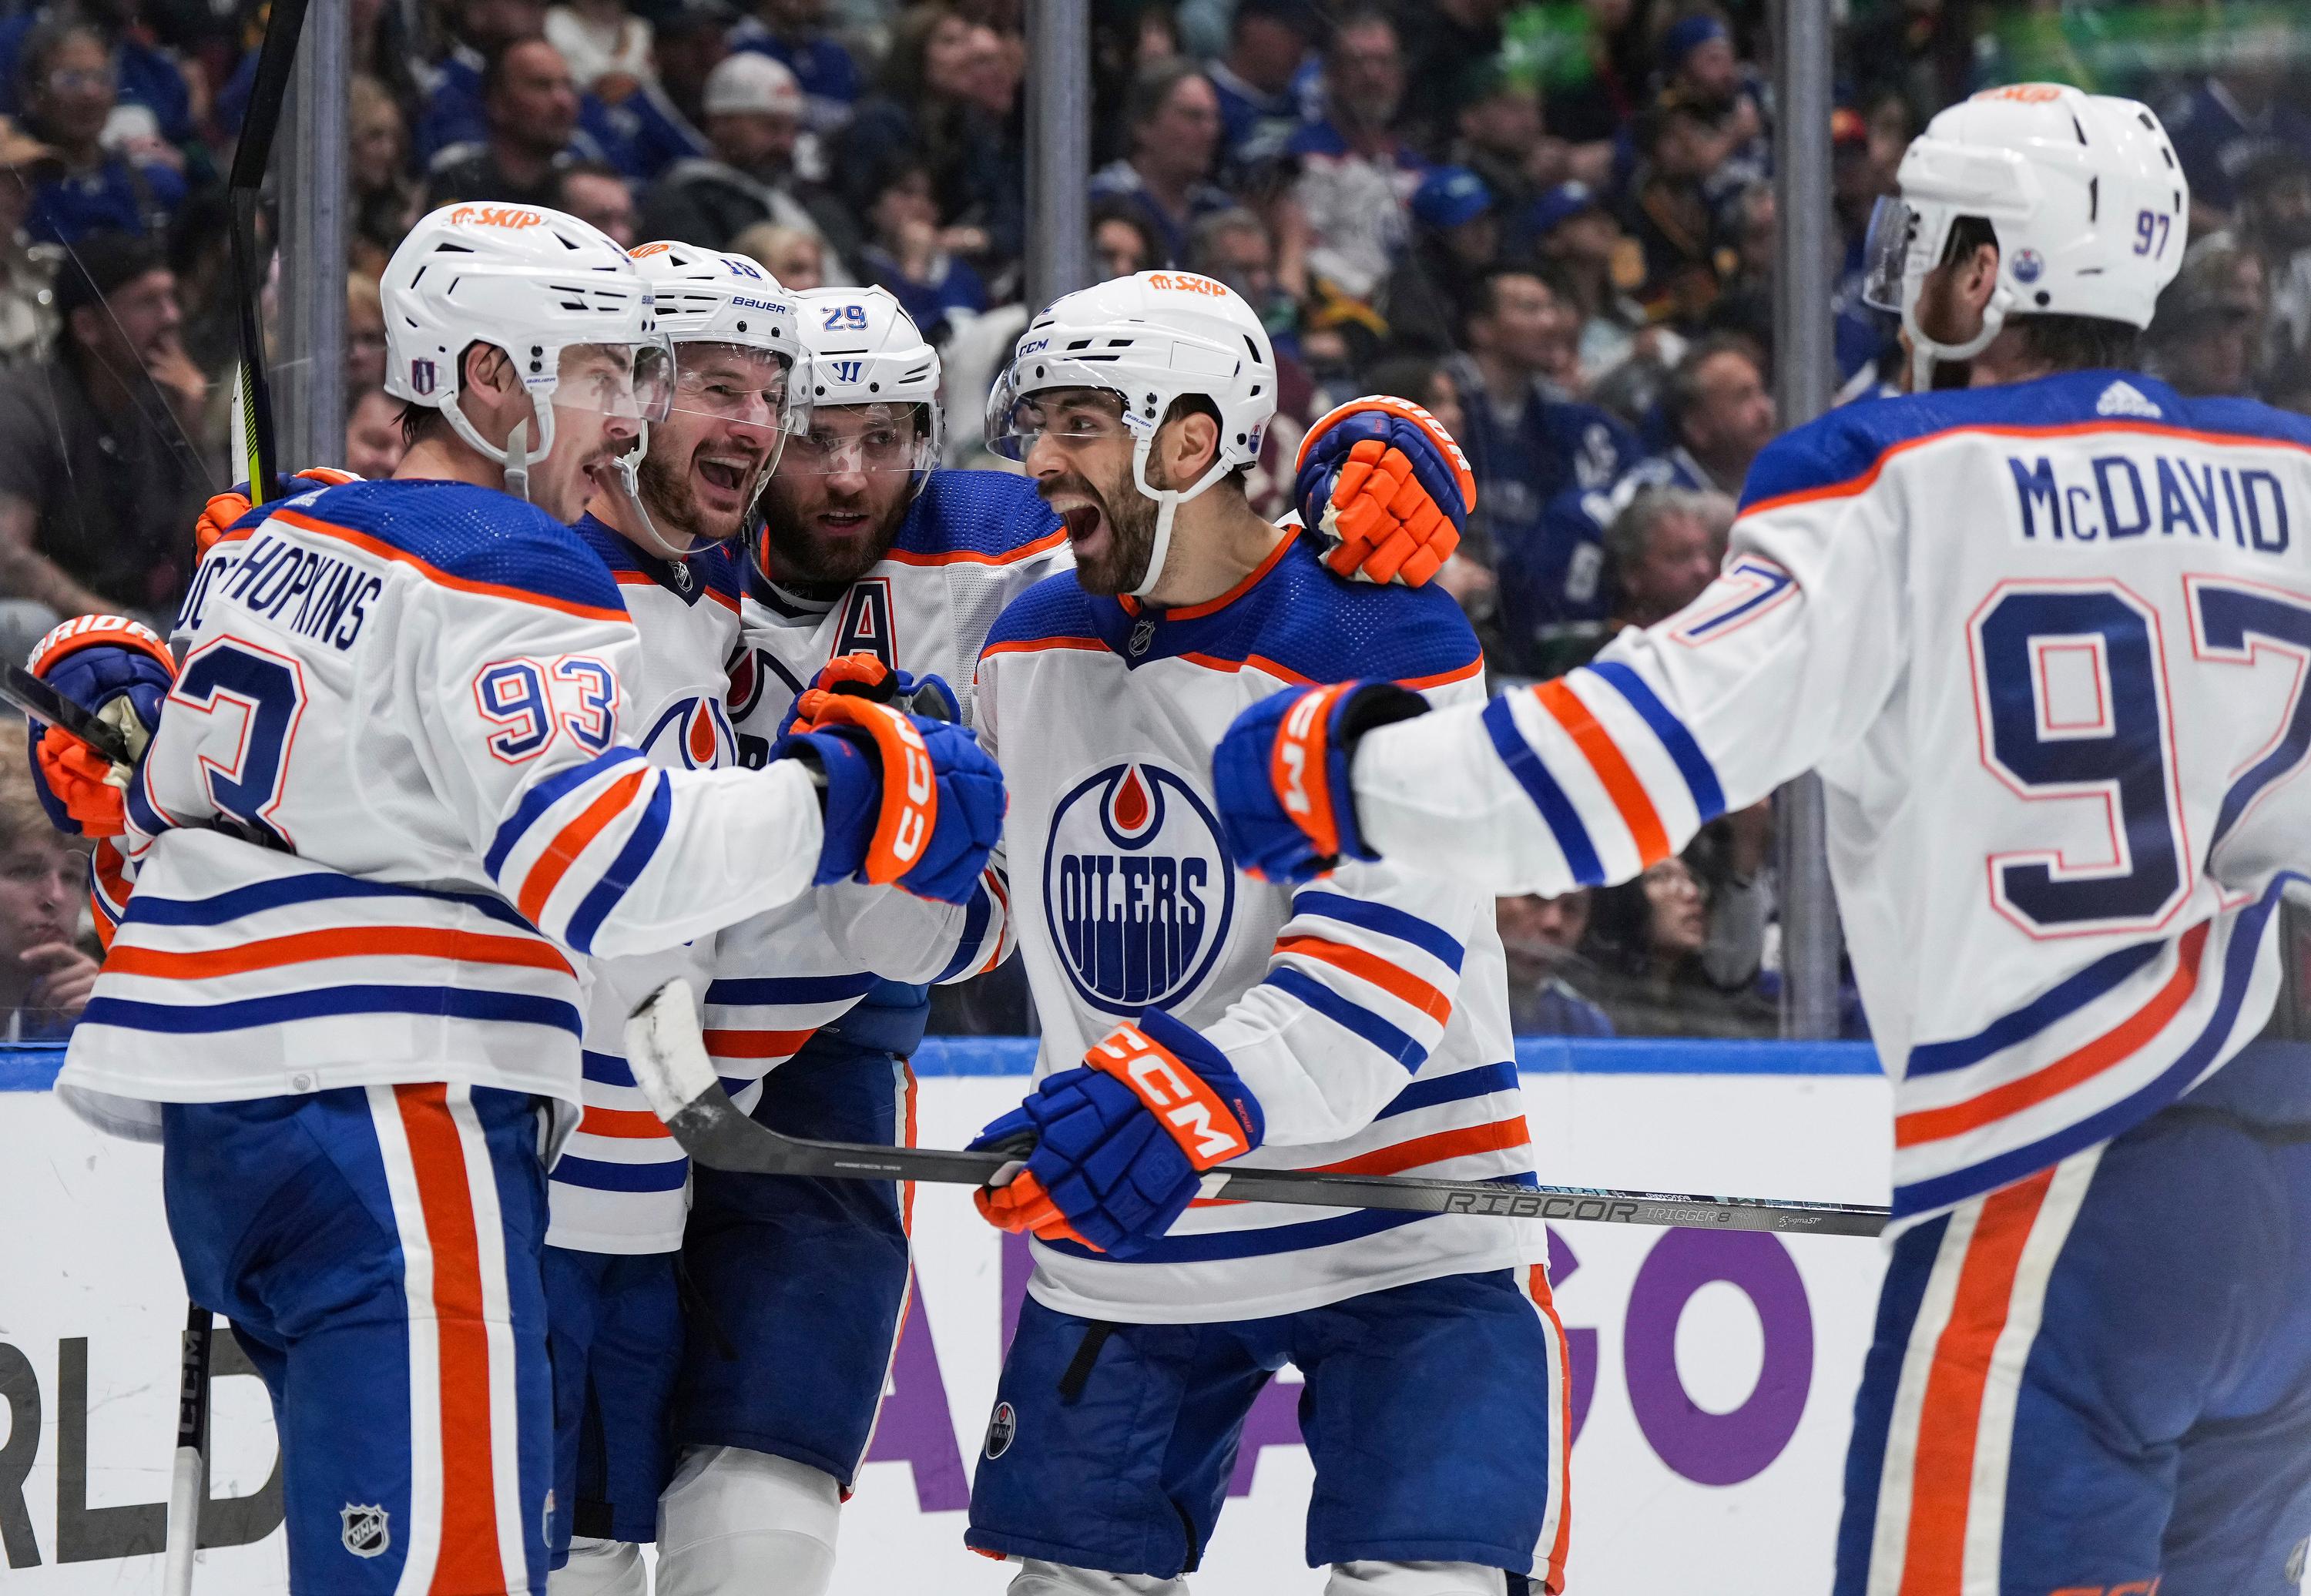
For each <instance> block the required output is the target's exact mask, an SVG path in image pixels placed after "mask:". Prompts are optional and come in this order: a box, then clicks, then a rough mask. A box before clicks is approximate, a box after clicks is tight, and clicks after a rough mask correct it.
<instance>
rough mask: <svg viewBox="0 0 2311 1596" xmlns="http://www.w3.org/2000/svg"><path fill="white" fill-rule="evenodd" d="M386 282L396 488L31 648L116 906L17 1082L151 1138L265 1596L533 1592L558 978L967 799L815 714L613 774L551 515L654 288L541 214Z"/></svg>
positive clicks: (660, 382)
mask: <svg viewBox="0 0 2311 1596" xmlns="http://www.w3.org/2000/svg"><path fill="white" fill-rule="evenodd" d="M383 294H384V301H385V308H386V316H387V324H388V360H389V362H390V364H389V372H388V390H389V391H391V392H392V393H394V394H395V395H396V396H397V397H400V398H401V399H403V400H404V401H405V402H406V404H407V405H408V406H410V411H409V423H408V424H409V428H410V431H411V432H412V438H413V441H412V447H411V449H410V450H409V453H408V456H407V458H406V460H405V461H404V463H403V465H402V467H401V468H400V470H399V472H398V473H397V476H396V478H395V480H392V481H389V482H346V483H341V484H321V485H316V486H313V487H311V488H310V490H308V491H305V492H302V493H298V494H297V495H296V496H294V497H292V498H289V499H285V500H283V501H277V502H275V503H270V504H267V505H266V506H265V507H264V508H263V509H262V510H257V511H255V512H252V513H251V514H250V515H249V516H248V517H247V518H244V519H243V520H242V522H241V523H240V524H239V525H238V526H236V527H235V528H232V529H231V532H230V533H229V534H227V535H226V536H223V537H222V538H221V539H220V540H219V541H218V542H217V543H216V544H215V545H214V546H213V547H212V548H211V549H210V551H209V552H208V554H206V556H205V558H204V560H203V562H202V563H201V566H200V569H199V571H198V572H197V574H196V580H195V586H194V589H193V591H192V594H191V596H190V597H188V599H187V604H186V607H185V610H184V613H183V614H182V615H180V616H179V624H178V627H177V636H178V639H179V642H180V644H181V645H182V647H183V648H184V650H185V653H184V658H183V661H182V664H181V666H179V667H178V668H176V669H175V670H174V671H173V673H172V672H171V671H170V668H169V656H168V653H167V650H161V649H159V648H158V647H157V645H155V644H153V643H151V642H149V641H147V640H146V639H144V638H138V637H136V636H135V635H134V634H133V633H126V634H121V635H119V636H117V637H114V638H112V639H111V640H109V641H106V639H105V632H106V629H105V628H102V627H96V626H87V627H78V628H76V629H74V628H68V629H64V634H63V635H60V636H58V637H57V638H56V639H54V640H52V641H51V643H50V645H49V646H47V647H45V648H44V649H43V650H42V651H41V653H40V656H39V668H40V669H41V670H42V671H43V672H44V673H45V674H47V675H48V678H49V680H50V681H51V682H52V683H53V684H54V685H57V687H58V688H59V689H60V690H62V691H65V692H66V693H70V694H72V695H74V697H75V698H76V699H77V700H79V701H80V702H82V703H83V707H85V708H88V709H90V710H92V711H98V712H100V713H103V714H104V715H106V716H107V717H108V718H112V719H115V720H116V722H117V723H120V724H122V726H123V729H124V730H127V731H129V732H131V733H132V734H134V736H135V737H141V736H143V735H144V734H146V733H148V732H149V734H150V741H149V743H148V744H147V745H146V746H145V747H144V752H143V754H142V757H141V758H140V759H139V760H138V761H137V763H136V764H135V767H134V768H133V769H130V770H126V771H120V772H111V774H113V776H114V777H115V778H116V779H118V780H119V781H123V782H124V783H125V795H124V798H125V802H124V813H123V814H122V815H121V816H120V818H119V824H120V825H121V826H122V827H123V828H124V829H123V830H122V831H121V833H120V842H121V853H122V856H123V858H124V860H125V874H124V875H123V876H122V878H121V880H120V882H119V883H118V885H120V886H121V887H122V888H127V887H128V886H129V885H130V881H129V876H133V891H127V892H126V894H125V895H126V904H125V913H124V915H123V918H122V920H121V922H120V924H119V926H118V929H117V931H116V933H115V935H114V937H113V939H112V945H111V950H110V953H109V956H108V958H107V960H106V964H105V967H104V969H103V972H102V973H101V974H100V976H99V978H98V981H97V986H96V991H95V995H94V997H93V998H92V1000H91V1001H90V1003H89V1006H88V1009H87V1011H86V1015H85V1016H84V1018H83V1022H82V1024H81V1025H80V1027H79V1028H78V1030H77V1031H76V1032H75V1033H74V1037H73V1041H72V1045H71V1051H70V1052H69V1054H68V1056H67V1060H66V1063H65V1069H64V1072H63V1075H62V1077H60V1079H59V1081H58V1086H57V1089H58V1092H59V1094H60V1095H62V1096H63V1097H64V1099H65V1101H66V1102H67V1103H70V1104H71V1105H72V1106H74V1108H75V1109H76V1110H77V1111H79V1112H83V1114H85V1115H87V1116H89V1117H90V1118H92V1119H93V1120H95V1121H97V1122H99V1123H100V1124H102V1125H104V1126H105V1127H107V1128H108V1129H115V1130H118V1131H121V1132H124V1133H126V1134H131V1135H140V1136H143V1137H146V1138H157V1139H159V1140H160V1141H161V1143H162V1145H163V1147H164V1150H165V1163H164V1166H163V1172H164V1179H163V1186H164V1195H165V1199H166V1202H167V1205H168V1210H169V1221H170V1231H171V1234H173V1236H174V1238H175V1241H176V1244H177V1248H178V1252H179V1259H180V1261H181V1262H182V1264H183V1268H184V1273H185V1278H186V1281H187V1286H188V1287H189V1289H190V1291H191V1293H192V1295H193V1296H194V1298H195V1300H196V1301H197V1302H199V1303H201V1304H204V1305H205V1306H208V1307H210V1308H212V1309H214V1310H215V1311H217V1312H218V1313H222V1315H223V1316H225V1317H226V1318H227V1319H229V1320H230V1321H231V1324H232V1328H233V1332H234V1334H235V1335H236V1337H237V1338H238V1339H239V1340H240V1343H241V1344H242V1346H243V1347H245V1348H246V1349H247V1351H248V1353H249V1356H250V1358H251V1360H252V1361H253V1362H254V1363H255V1364H256V1365H257V1369H258V1371H259V1373H260V1374H262V1375H263V1376H264V1377H265V1380H266V1385H267V1387H268V1389H269V1391H271V1394H272V1397H273V1401H274V1412H275V1422H276V1425H277V1427H278V1429H279V1431H280V1435H281V1444H282V1451H283V1457H284V1458H285V1459H286V1466H285V1468H284V1471H283V1473H284V1478H285V1480H286V1482H287V1484H286V1499H285V1512H286V1515H287V1523H288V1556H289V1568H290V1586H291V1589H292V1591H294V1592H300V1593H301V1596H302V1593H304V1592H356V1593H359V1592H375V1593H376V1596H385V1593H387V1592H396V1591H406V1590H440V1591H458V1592H536V1591H538V1590H540V1589H542V1588H544V1586H545V1581H546V1561H547V1545H548V1542H549V1540H550V1539H553V1538H554V1520H555V1518H556V1511H555V1509H556V1504H557V1496H556V1493H555V1491H554V1485H553V1472H554V1459H553V1436H554V1425H553V1417H554V1415H553V1398H552V1388H551V1375H550V1371H549V1359H548V1353H547V1342H546V1306H545V1284H544V1279H543V1271H542V1267H541V1260H542V1255H543V1252H544V1251H545V1232H546V1225H547V1205H546V1194H545V1170H546V1166H547V1164H548V1163H549V1162H550V1160H551V1158H552V1156H553V1155H554V1151H555V1149H556V1148H558V1147H559V1146H560V1144H561V1142H562V1139H563V1138H564V1137H565V1136H566V1135H567V1134H568V1132H569V1130H570V1129H571V1125H572V1123H573V1122H574V1121H575V1120H576V1118H577V1112H578V1108H579V1105H580V1030H581V1001H582V982H581V980H580V969H581V967H582V961H583V960H584V959H587V958H610V959H615V958H620V957H624V956H629V955H643V954H648V953H650V952H652V951H654V950H660V949H667V948H672V947H675V946H679V945H680V944H681V943H683V942H684V941H685V940H687V939H690V938H696V937H700V936H702V935H707V934H709V933H711V932H712V931H713V930H714V929H716V928H717V927H718V926H720V925H724V924H727V923H729V922H730V921H733V920H738V919H741V918H743V917H745V916H746V915H749V914H753V913H756V912H759V911H762V910H763V909H764V908H766V907H768V906H770V905H772V904H774V903H780V902H782V901H785V900H787V899H789V898H792V897H794V896H796V895H798V894H802V893H805V892H807V890H809V888H810V885H811V884H812V883H813V882H814V881H815V880H817V879H822V878H830V877H832V876H835V875H847V874H850V873H851V872H852V871H855V870H857V869H859V868H861V863H862V860H863V859H865V857H866V856H865V853H864V851H863V850H864V841H863V837H864V836H871V834H872V833H873V830H874V827H875V824H876V817H877V815H878V813H879V812H880V811H881V810H882V809H883V808H884V807H885V806H886V804H897V805H902V806H906V807H908V809H909V811H910V815H911V818H914V819H918V820H921V821H929V822H933V823H936V822H937V821H938V820H940V819H943V818H945V814H944V811H946V809H947V808H948V807H949V805H950V804H952V805H954V806H955V809H956V810H957V811H958V812H959V811H961V810H962V809H964V808H966V807H968V805H969V804H970V803H971V802H972V801H974V800H973V799H971V798H953V797H951V795H952V794H953V793H954V792H955V789H956V788H957V786H958V784H959V783H960V784H964V785H971V784H978V785H981V786H983V785H985V784H987V783H990V782H993V781H998V780H999V777H998V776H997V775H996V773H995V772H994V771H993V769H992V766H991V765H990V763H988V762H987V761H986V759H985V758H984V756H983V755H981V754H979V753H978V751H977V750H976V749H975V748H970V747H968V746H957V747H950V748H947V749H946V750H944V751H937V752H935V754H934V759H935V763H937V765H938V766H939V767H940V772H939V774H940V780H939V781H937V783H936V784H935V786H936V789H937V790H936V791H935V794H934V797H933V799H932V802H931V804H930V805H929V806H926V805H924V804H922V803H920V801H918V800H915V799H912V798H909V797H908V796H907V795H906V794H905V793H904V791H903V784H894V788H893V789H891V790H890V791H889V792H887V793H885V792H884V791H883V790H882V788H881V783H880V781H879V780H878V774H877V773H878V772H879V769H880V763H879V756H878V755H877V754H876V752H875V750H874V747H873V746H872V745H871V743H869V742H868V741H866V740H865V739H863V738H860V739H854V738H852V737H850V736H849V735H847V734H844V733H840V732H826V731H818V730H813V731H810V732H807V733H806V734H805V735H803V736H800V737H797V738H796V739H794V740H793V741H791V742H790V743H789V744H787V745H785V746H783V747H781V749H779V750H778V751H777V752H779V753H780V754H782V755H786V757H781V758H777V759H773V760H772V762H770V763H769V764H768V766H767V767H766V768H765V769H763V770H762V771H760V772H746V771H723V772H712V771H691V770H667V769H660V768H658V767H656V766H654V765H652V764H651V763H650V762H649V761H647V760H646V759H644V758H643V757H642V755H641V751H640V750H639V749H637V748H636V747H635V746H633V744H634V737H633V728H632V725H631V722H630V720H628V718H627V716H626V712H625V703H624V696H623V691H622V684H623V683H624V682H625V681H628V680H632V679H635V678H636V677H637V676H639V675H640V674H641V658H640V655H639V650H638V648H637V644H636V641H635V633H634V625H633V622H632V618H631V616H630V615H629V613H628V610H627V607H626V606H625V603H624V599H623V598H622V597H621V593H620V589H619V587H618V585H617V584H616V583H615V581H613V580H612V579H611V577H610V573H609V572H608V571H606V569H605V568H604V566H603V563H602V562H601V561H600V559H598V558H597V556H596V554H594V553H593V551H592V550H590V549H589V547H588V546H587V545H586V543H585V542H584V541H583V539H582V538H580V536H578V535H576V534H575V533H573V531H572V530H571V528H570V526H569V525H568V524H567V523H568V520H569V519H571V518H572V517H575V516H576V515H577V514H578V513H579V511H580V509H581V507H582V506H583V504H584V503H585V501H586V499H587V496H588V495H589V493H596V492H602V491H608V490H611V489H613V488H614V487H615V484H616V481H617V473H616V470H615V462H616V460H617V458H618V457H619V456H620V455H621V454H622V453H623V452H624V451H625V450H626V449H629V448H631V447H632V445H633V443H634V442H635V440H636V439H637V436H638V434H639V432H640V428H641V425H642V423H645V422H653V421H660V420H662V419H663V418H664V417H665V415H666V413H667V411H666V406H667V399H668V397H669V376H670V368H669V365H668V362H667V345H666V341H665V339H664V337H663V336H662V335H661V334H660V333H659V332H658V327H657V321H656V315H655V312H654V310H653V306H652V301H651V294H650V285H649V284H648V283H645V282H644V281H642V280H641V278H640V277H638V276H637V275H636V274H635V271H634V268H633V266H632V262H631V261H630V260H629V258H628V257H627V256H626V254H625V252H624V250H623V249H619V248H618V247H617V246H616V245H615V244H614V243H612V242H611V241H610V240H608V239H607V238H606V237H604V236H603V235H602V234H600V233H599V232H597V231H595V230H594V229H593V228H590V227H589V226H587V225H586V224H585V223H583V222H579V221H577V220H576V219H575V218H572V217H570V216H565V215H562V214H559V213H557V212H552V211H545V210H529V209H521V208H510V207H499V206H454V207H448V208H445V209H444V210H441V211H439V212H436V213H434V214H432V216H429V217H427V218H426V219H425V220H423V222H420V223H419V224H418V226H417V227H416V228H415V229H414V230H413V231H412V232H411V233H410V235H409V237H408V238H407V240H405V241H404V243H403V244H402V246H401V248H400V249H398V250H397V251H396V253H395V256H394V258H393V260H392V262H391V263H390V264H389V265H388V268H387V271H386V274H385V278H384V283H383ZM525 500H526V501H527V502H524V501H525ZM116 630H117V629H116ZM92 640H96V641H92ZM108 648H109V649H112V650H115V651H116V657H115V658H111V659H109V660H106V659H100V658H96V657H97V656H98V655H99V654H100V650H105V649H108ZM154 688H160V689H161V690H164V691H165V693H166V698H165V700H164V701H162V702H160V704H159V706H158V707H157V708H156V706H155V701H156V698H157V697H158V694H157V693H155V692H154V691H153V689H154ZM124 705H125V706H126V707H125V708H124V707H121V706H124ZM156 718H157V721H158V724H157V726H156V725H154V723H153V722H154V720H155V719H156ZM46 735H47V736H51V737H53V736H57V735H60V734H57V733H53V732H51V733H48V734H46ZM133 740H134V738H133V737H132V741H133ZM35 762H36V768H37V767H38V765H39V763H40V762H39V755H38V753H37V751H36V753H35ZM926 808H929V810H931V811H932V812H931V813H929V814H926V813H924V811H925V810H926ZM79 809H80V813H81V814H82V815H93V814H95V813H96V812H95V811H93V810H92V809H91V808H90V807H88V806H87V805H85V804H83V805H80V806H79ZM69 812H70V811H69V810H68V813H69ZM862 818H863V826H864V830H863V833H862ZM105 819H106V817H102V816H100V817H99V824H104V823H105ZM83 824H85V822H83Z"/></svg>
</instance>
